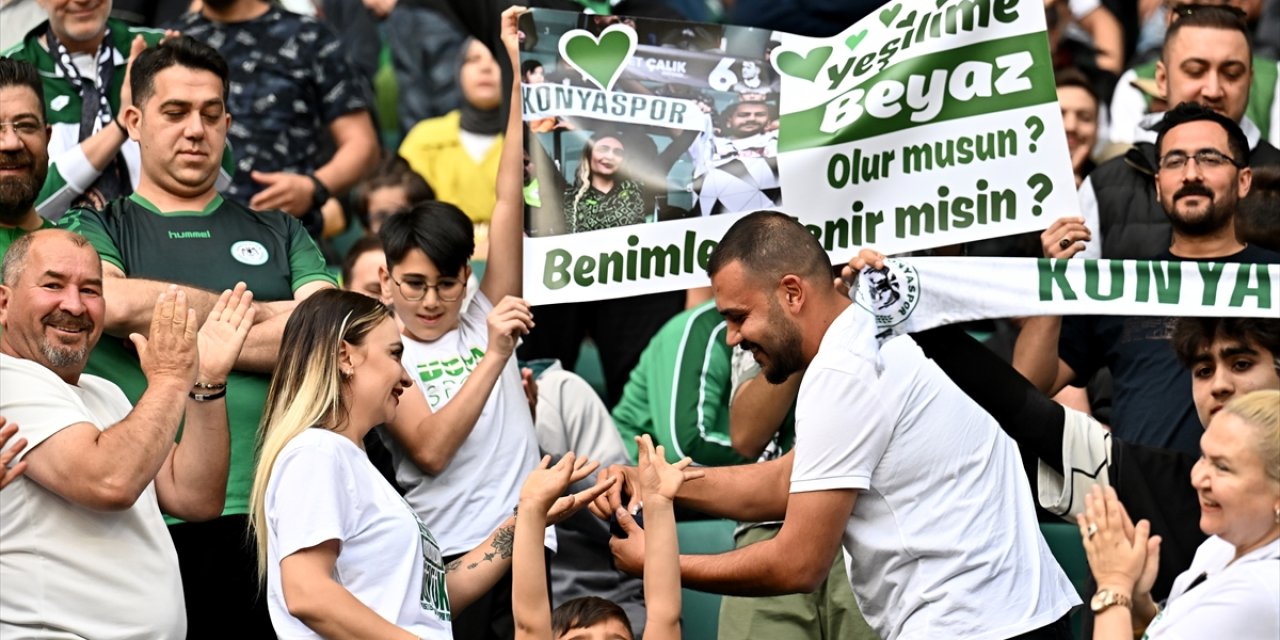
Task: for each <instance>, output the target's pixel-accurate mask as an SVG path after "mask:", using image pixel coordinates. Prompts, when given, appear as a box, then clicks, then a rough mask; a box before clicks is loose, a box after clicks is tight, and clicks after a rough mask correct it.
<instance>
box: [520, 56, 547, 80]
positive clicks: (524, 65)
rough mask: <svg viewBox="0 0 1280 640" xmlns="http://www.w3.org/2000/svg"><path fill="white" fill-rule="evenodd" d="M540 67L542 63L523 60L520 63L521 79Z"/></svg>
mask: <svg viewBox="0 0 1280 640" xmlns="http://www.w3.org/2000/svg"><path fill="white" fill-rule="evenodd" d="M541 67H542V63H541V62H539V61H537V60H525V61H524V62H521V63H520V77H521V79H523V78H524V77H525V76H526V75H528V74H529V72H530V71H533V70H534V69H539V68H541Z"/></svg>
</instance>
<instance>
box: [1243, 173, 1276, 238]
mask: <svg viewBox="0 0 1280 640" xmlns="http://www.w3.org/2000/svg"><path fill="white" fill-rule="evenodd" d="M1277 212H1280V167H1276V166H1263V167H1257V168H1255V169H1254V170H1253V184H1252V185H1251V186H1250V187H1249V195H1247V196H1245V197H1244V198H1242V199H1241V200H1240V205H1239V207H1238V208H1237V209H1236V235H1237V236H1239V238H1240V241H1241V242H1244V243H1246V244H1256V245H1259V246H1262V247H1265V248H1267V249H1270V250H1272V251H1280V215H1277Z"/></svg>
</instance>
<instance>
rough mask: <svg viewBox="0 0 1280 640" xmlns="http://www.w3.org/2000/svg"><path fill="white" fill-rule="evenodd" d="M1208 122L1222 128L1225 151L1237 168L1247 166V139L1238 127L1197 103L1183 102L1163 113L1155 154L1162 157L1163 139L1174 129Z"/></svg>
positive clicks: (1219, 114) (1229, 119)
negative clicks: (1225, 134)
mask: <svg viewBox="0 0 1280 640" xmlns="http://www.w3.org/2000/svg"><path fill="white" fill-rule="evenodd" d="M1200 120H1208V121H1210V122H1213V123H1215V124H1217V125H1218V126H1220V127H1222V128H1223V129H1224V130H1226V132H1227V150H1228V151H1230V152H1231V157H1232V158H1233V159H1234V160H1235V161H1236V164H1237V165H1238V166H1248V165H1249V139H1248V138H1246V137H1245V136H1244V131H1242V130H1241V129H1240V125H1238V124H1236V123H1235V121H1233V120H1232V119H1231V118H1228V117H1226V116H1224V115H1222V114H1221V113H1218V112H1217V111H1214V110H1213V109H1210V108H1209V107H1206V106H1204V105H1202V104H1200V103H1198V102H1183V103H1182V104H1179V105H1178V106H1176V107H1174V108H1172V109H1170V110H1168V111H1166V112H1164V118H1163V119H1161V120H1160V123H1159V124H1158V125H1156V128H1157V130H1158V131H1159V132H1160V133H1159V135H1157V136H1156V154H1157V155H1160V156H1163V155H1164V137H1165V136H1166V135H1167V134H1168V133H1169V132H1170V131H1172V130H1173V129H1174V128H1176V127H1179V126H1182V125H1184V124H1187V123H1188V122H1197V121H1200Z"/></svg>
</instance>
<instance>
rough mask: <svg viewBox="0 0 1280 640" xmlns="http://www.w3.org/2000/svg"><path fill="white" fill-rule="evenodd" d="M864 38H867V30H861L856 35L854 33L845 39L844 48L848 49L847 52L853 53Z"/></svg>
mask: <svg viewBox="0 0 1280 640" xmlns="http://www.w3.org/2000/svg"><path fill="white" fill-rule="evenodd" d="M865 37H867V30H866V29H863V30H862V31H859V32H858V33H855V34H853V35H851V36H849V37H848V38H845V39H844V46H846V47H849V50H850V51H853V50H854V49H857V48H858V44H859V43H860V42H862V39H863V38H865Z"/></svg>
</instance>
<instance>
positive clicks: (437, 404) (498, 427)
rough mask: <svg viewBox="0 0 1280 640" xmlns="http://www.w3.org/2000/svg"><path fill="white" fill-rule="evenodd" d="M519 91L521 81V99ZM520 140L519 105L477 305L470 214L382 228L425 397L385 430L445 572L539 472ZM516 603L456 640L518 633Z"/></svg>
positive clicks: (477, 612)
mask: <svg viewBox="0 0 1280 640" xmlns="http://www.w3.org/2000/svg"><path fill="white" fill-rule="evenodd" d="M517 15H518V14H517V13H516V12H510V11H509V12H508V13H507V14H504V17H503V32H502V39H503V43H504V44H505V45H506V48H507V53H508V55H509V56H511V57H512V59H513V60H514V61H515V63H514V66H516V67H518V66H519V60H518V58H517V55H518V54H517V53H516V51H517V50H516V47H517V43H516V26H515V22H516V16H517ZM518 90H519V82H518V79H517V81H516V83H515V87H514V90H513V93H514V92H515V91H518ZM517 95H518V94H517ZM521 139H522V132H521V120H520V111H519V109H518V103H517V108H515V109H512V110H511V112H510V114H509V115H508V118H507V133H506V137H505V140H506V143H505V147H504V148H503V151H502V158H501V163H500V165H499V168H498V181H497V203H496V205H495V206H494V210H493V217H492V220H491V223H490V225H491V226H490V232H489V245H490V251H489V260H488V263H487V265H486V269H485V272H484V277H483V278H482V279H481V280H480V284H479V287H478V289H479V290H478V291H475V292H474V297H473V298H472V299H471V301H470V302H466V299H465V296H466V294H467V289H468V286H467V284H466V283H467V280H468V278H469V277H470V276H471V265H470V263H469V260H470V258H471V254H472V252H473V251H474V250H475V241H474V237H475V234H474V230H473V228H472V224H471V220H470V219H469V218H467V216H466V214H464V213H463V212H462V211H460V210H459V209H458V208H457V207H455V206H453V205H451V204H446V203H443V202H434V201H431V202H425V203H419V204H416V205H414V206H413V207H411V208H410V209H409V210H408V211H405V212H403V213H398V214H395V215H393V216H391V218H389V219H388V220H387V221H386V223H385V224H383V226H382V229H381V230H380V231H379V236H380V237H381V239H382V244H383V248H384V249H385V251H386V256H387V262H386V265H385V266H384V267H383V268H382V269H381V270H380V273H379V275H380V277H381V279H382V285H383V291H386V292H388V293H389V294H390V295H391V302H392V305H393V306H394V308H395V312H396V315H397V316H398V317H399V319H400V321H401V323H402V325H403V330H402V332H401V341H402V342H403V345H404V356H403V360H402V362H403V366H404V368H405V370H406V371H407V372H408V374H409V377H410V379H412V380H413V381H414V383H415V387H416V391H417V393H413V392H407V393H405V394H404V396H403V397H402V398H401V401H400V407H399V411H398V412H397V413H396V416H395V418H394V419H393V420H392V421H391V422H389V423H388V424H386V425H385V427H384V428H383V429H380V430H379V432H380V434H381V436H382V438H383V440H384V442H386V443H387V445H388V448H389V449H390V450H391V455H392V460H393V462H394V464H395V467H396V479H397V481H398V482H399V484H400V485H401V486H402V487H404V488H405V489H406V494H405V499H406V500H407V501H408V502H409V504H410V505H411V506H412V507H413V509H414V511H415V512H417V514H418V517H419V518H420V519H421V520H422V522H423V523H424V524H425V525H426V526H427V528H429V529H430V530H431V531H433V532H437V536H436V540H437V542H438V543H439V546H440V551H441V553H442V554H443V556H444V562H445V563H446V566H451V563H453V562H455V561H457V560H458V559H459V558H460V557H461V556H462V554H464V553H466V552H467V551H469V550H471V549H473V548H475V547H476V546H477V545H479V544H481V543H482V542H484V540H485V539H486V538H487V536H488V534H489V532H492V531H493V530H494V528H495V527H496V526H497V525H498V524H499V523H501V522H503V521H504V520H506V518H507V517H509V516H510V515H511V510H512V508H513V507H514V506H515V505H516V503H517V502H518V500H519V497H520V486H521V483H522V482H523V480H524V478H525V476H527V475H528V474H529V472H530V471H532V470H533V469H534V467H535V466H537V464H538V445H537V439H536V435H535V432H534V425H533V419H532V417H531V415H530V412H529V404H528V401H527V399H526V397H525V393H524V391H523V389H522V386H521V380H520V372H519V369H518V368H517V366H516V361H515V360H514V359H513V358H512V357H511V354H512V353H513V351H514V350H515V347H516V343H517V342H518V341H519V339H520V337H521V336H523V335H525V334H527V333H528V332H529V330H530V329H532V328H533V316H532V314H531V313H530V311H529V305H528V304H527V303H525V301H524V300H523V299H521V298H520V296H521V293H522V290H521V279H522V277H523V273H522V269H523V265H522V261H523V256H522V253H521V244H522V241H523V224H524V196H523V193H522V191H521V178H520V176H521V173H522V171H523V163H522V157H521V155H522V154H521V151H522V149H521V144H520V141H521ZM549 536H550V540H548V542H553V541H554V536H553V535H551V534H549ZM497 542H498V543H501V544H497V543H495V545H496V546H495V548H494V549H493V550H492V551H493V557H492V559H491V560H486V561H493V560H500V559H502V558H504V557H505V558H510V554H511V544H512V540H510V539H505V540H500V541H497ZM499 547H500V548H499ZM510 598H511V583H510V577H509V576H507V577H505V578H503V579H502V580H501V581H500V582H499V583H498V584H497V585H496V586H495V587H494V588H493V589H492V590H491V591H489V592H488V593H487V594H485V595H484V596H483V597H481V598H479V599H477V600H476V601H475V602H474V603H473V604H472V605H471V606H470V607H468V609H467V611H466V612H465V613H464V614H463V615H462V616H460V617H455V618H454V620H453V631H454V634H455V636H456V637H458V638H472V637H493V636H494V635H496V636H498V637H502V636H506V635H509V631H507V630H508V629H510V626H511V624H512V623H511V599H510Z"/></svg>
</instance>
